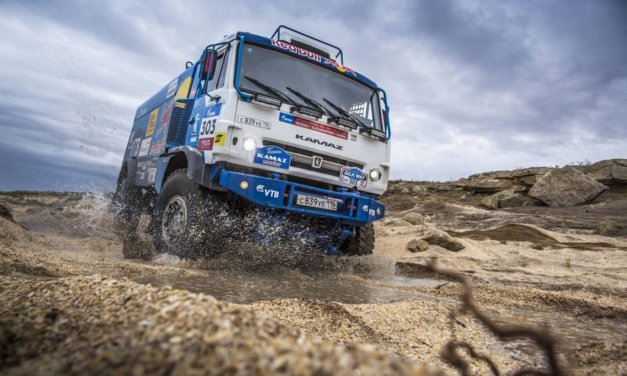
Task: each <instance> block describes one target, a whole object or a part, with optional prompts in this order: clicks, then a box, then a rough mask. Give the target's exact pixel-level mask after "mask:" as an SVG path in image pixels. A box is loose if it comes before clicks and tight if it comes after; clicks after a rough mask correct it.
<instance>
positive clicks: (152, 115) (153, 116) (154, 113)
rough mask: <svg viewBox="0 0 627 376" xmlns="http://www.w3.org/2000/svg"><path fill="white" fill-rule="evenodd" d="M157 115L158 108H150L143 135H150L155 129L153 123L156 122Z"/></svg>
mask: <svg viewBox="0 0 627 376" xmlns="http://www.w3.org/2000/svg"><path fill="white" fill-rule="evenodd" d="M157 115H159V108H155V109H154V110H152V112H151V113H150V117H148V127H146V136H145V137H150V136H152V134H153V132H154V131H155V124H157Z"/></svg>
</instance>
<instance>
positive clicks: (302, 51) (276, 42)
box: [272, 39, 322, 63]
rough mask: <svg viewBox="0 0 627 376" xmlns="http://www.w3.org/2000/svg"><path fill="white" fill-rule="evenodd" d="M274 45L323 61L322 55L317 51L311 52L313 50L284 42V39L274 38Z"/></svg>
mask: <svg viewBox="0 0 627 376" xmlns="http://www.w3.org/2000/svg"><path fill="white" fill-rule="evenodd" d="M272 45H273V46H275V47H279V48H281V49H284V50H287V51H289V52H291V53H294V54H298V55H301V56H305V57H308V58H310V59H311V60H315V61H317V62H319V63H321V62H322V56H320V55H318V54H317V53H314V52H311V51H307V50H306V49H304V48H300V47H296V46H294V45H292V44H289V43H287V42H283V41H282V40H274V39H273V40H272Z"/></svg>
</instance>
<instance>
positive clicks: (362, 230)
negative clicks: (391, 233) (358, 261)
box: [340, 223, 374, 256]
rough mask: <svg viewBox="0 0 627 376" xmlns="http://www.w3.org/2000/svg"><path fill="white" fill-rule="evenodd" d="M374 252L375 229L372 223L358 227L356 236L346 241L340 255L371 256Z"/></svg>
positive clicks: (341, 247)
mask: <svg viewBox="0 0 627 376" xmlns="http://www.w3.org/2000/svg"><path fill="white" fill-rule="evenodd" d="M373 250H374V227H373V226H372V223H368V224H367V225H364V226H361V227H357V228H356V229H355V234H354V235H353V236H350V237H348V238H346V239H345V240H344V242H343V243H342V245H341V246H340V254H343V255H348V256H365V255H371V254H372V251H373Z"/></svg>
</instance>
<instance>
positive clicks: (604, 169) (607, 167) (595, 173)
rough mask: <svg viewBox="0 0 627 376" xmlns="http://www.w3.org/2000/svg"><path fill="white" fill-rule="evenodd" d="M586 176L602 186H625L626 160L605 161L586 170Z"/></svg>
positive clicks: (626, 175) (626, 174)
mask: <svg viewBox="0 0 627 376" xmlns="http://www.w3.org/2000/svg"><path fill="white" fill-rule="evenodd" d="M588 176H589V177H591V178H592V179H594V180H596V181H598V182H599V183H604V184H627V159H606V160H604V161H599V162H597V163H594V164H593V165H591V166H590V167H589V168H588Z"/></svg>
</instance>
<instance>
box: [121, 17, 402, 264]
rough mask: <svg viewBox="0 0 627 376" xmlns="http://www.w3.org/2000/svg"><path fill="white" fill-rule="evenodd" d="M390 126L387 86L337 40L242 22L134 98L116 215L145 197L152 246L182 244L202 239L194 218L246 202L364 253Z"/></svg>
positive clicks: (375, 214)
mask: <svg viewBox="0 0 627 376" xmlns="http://www.w3.org/2000/svg"><path fill="white" fill-rule="evenodd" d="M390 136H391V132H390V122H389V107H388V105H387V97H386V93H385V91H384V90H383V89H382V88H380V87H379V86H378V85H376V84H375V83H374V82H372V81H371V80H369V79H368V78H366V77H365V76H363V75H361V74H360V73H357V72H355V71H354V70H352V69H350V68H348V67H347V66H345V65H344V62H343V53H342V51H341V50H340V49H339V48H338V47H336V46H334V45H331V44H329V43H326V42H324V41H321V40H319V39H317V38H314V37H311V36H309V35H306V34H304V33H301V32H298V31H296V30H294V29H291V28H289V27H286V26H280V27H279V28H277V30H276V31H275V33H274V34H273V35H272V36H271V37H270V38H266V37H263V36H259V35H255V34H251V33H247V32H238V33H236V34H232V35H228V36H225V37H224V39H223V40H222V41H220V42H218V43H215V44H211V45H209V46H207V47H206V48H205V49H204V50H203V52H202V54H201V56H200V58H199V59H198V61H197V62H195V63H192V62H188V63H187V65H186V70H185V71H184V72H183V73H181V74H180V75H179V76H177V77H175V78H174V79H173V80H172V81H170V82H169V83H168V84H167V85H165V86H164V87H163V88H162V89H161V90H160V91H159V92H157V93H156V94H155V95H154V96H153V97H151V98H150V99H148V100H147V101H146V102H144V103H143V104H142V105H140V106H139V108H138V109H137V112H136V114H135V119H134V123H133V128H132V130H131V135H130V137H129V141H128V145H127V149H126V153H125V155H124V160H123V164H122V168H121V172H120V177H119V179H118V185H117V189H116V194H115V200H114V201H116V203H117V207H118V208H119V210H118V212H119V215H118V217H119V218H120V219H121V221H122V222H126V225H129V223H128V222H129V221H130V222H133V221H134V219H133V218H135V217H136V215H132V214H130V213H131V212H133V211H137V210H138V206H142V205H143V206H144V207H145V208H150V209H146V210H148V211H152V213H151V216H152V217H153V222H154V224H153V226H152V227H153V232H154V235H155V238H157V242H156V245H157V248H158V249H159V250H160V251H166V252H173V253H181V252H180V251H177V250H180V249H186V250H187V251H186V252H183V255H185V254H189V252H188V251H189V249H190V247H189V246H188V245H187V244H189V243H198V241H195V239H190V236H192V237H193V236H194V235H192V234H191V230H192V229H191V228H187V227H193V225H198V222H201V223H202V222H203V221H206V220H211V219H212V218H214V219H215V216H216V212H215V209H216V208H218V207H219V208H220V209H219V210H220V212H221V213H222V212H225V211H226V212H230V210H229V208H233V207H235V206H237V207H238V208H240V209H241V208H242V207H248V208H249V209H248V210H247V212H249V213H250V212H254V213H257V214H255V215H261V216H264V215H265V216H266V217H264V218H267V216H268V213H272V214H271V216H272V217H273V218H276V217H283V218H292V219H296V218H298V219H299V220H300V221H301V223H302V222H304V223H306V225H305V227H307V228H311V227H315V228H316V229H315V231H314V230H312V231H311V232H312V233H317V234H318V235H319V239H318V240H316V237H315V236H314V237H312V239H314V240H312V242H314V243H319V244H321V245H322V247H323V248H325V251H326V252H328V253H348V254H368V253H370V252H372V247H373V243H374V233H373V230H372V224H371V223H372V222H373V221H375V220H378V219H381V218H383V217H384V215H385V207H384V205H383V204H381V203H380V202H378V201H377V198H378V197H379V196H380V195H381V194H383V193H384V192H385V190H386V187H387V181H388V177H389V172H390V171H389V168H390V165H389V159H390ZM184 179H187V180H189V181H188V182H183V180H184ZM174 180H177V181H178V186H181V185H186V184H188V183H189V187H187V188H186V189H187V190H191V192H185V191H181V189H180V187H179V189H178V190H177V189H174V188H173V187H171V186H175V185H177V184H175V183H177V181H174ZM183 183H185V184H183ZM176 197H179V198H180V200H178V203H177V200H176V199H175V198H176ZM140 203H143V204H140ZM177 208H178V209H177ZM207 208H211V209H209V210H207ZM142 210H143V209H142ZM196 211H202V212H203V214H202V215H195V216H194V215H192V214H194V212H196ZM239 212H241V210H239ZM249 213H247V214H249ZM260 213H265V214H260ZM181 216H184V217H185V218H184V220H181V219H180V218H181ZM176 218H179V223H178V224H176V223H173V222H172V221H175V220H176ZM168 221H169V222H168ZM181 221H182V222H181ZM170 222H172V223H170ZM235 222H237V221H235ZM314 223H315V224H316V225H315V226H313V225H312V224H314ZM130 225H131V227H132V226H133V223H130ZM168 226H169V228H168ZM172 226H174V227H172ZM177 226H178V227H177ZM201 227H202V226H201ZM285 227H289V226H285ZM168 231H170V234H169V235H168V234H167V232H168ZM207 231H210V230H207ZM220 231H222V232H223V231H224V230H220ZM214 232H216V231H214ZM213 237H214V240H215V238H216V234H214V235H213ZM320 239H324V240H320ZM200 243H202V244H204V245H199V246H194V247H193V248H198V247H206V244H207V242H205V241H201V242H200ZM353 243H357V245H354V244H353ZM366 243H367V244H366ZM351 245H352V246H351ZM342 250H344V251H343V252H342Z"/></svg>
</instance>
